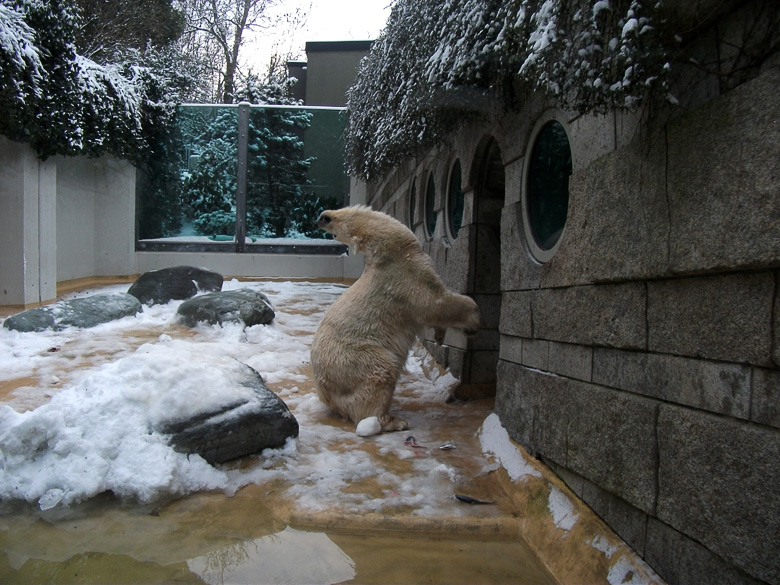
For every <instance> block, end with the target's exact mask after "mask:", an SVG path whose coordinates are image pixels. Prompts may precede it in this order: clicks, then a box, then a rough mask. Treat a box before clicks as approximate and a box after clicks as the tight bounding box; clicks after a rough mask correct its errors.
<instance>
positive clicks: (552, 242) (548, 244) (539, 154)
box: [523, 120, 572, 262]
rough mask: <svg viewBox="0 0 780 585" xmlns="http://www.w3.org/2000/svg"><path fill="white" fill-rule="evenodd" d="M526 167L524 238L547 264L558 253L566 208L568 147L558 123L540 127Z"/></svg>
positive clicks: (532, 251) (569, 171)
mask: <svg viewBox="0 0 780 585" xmlns="http://www.w3.org/2000/svg"><path fill="white" fill-rule="evenodd" d="M527 164H528V166H527V175H526V176H527V182H526V194H525V205H524V208H525V209H524V215H523V220H524V221H523V223H524V224H525V228H526V239H527V241H528V244H529V247H530V248H531V253H532V254H533V255H534V257H535V258H536V259H537V260H539V261H541V262H546V261H547V260H549V259H550V258H552V256H553V254H554V253H555V251H556V250H557V247H558V244H559V243H560V240H561V235H562V234H563V228H564V226H565V225H566V216H567V214H568V209H569V176H570V175H571V171H572V163H571V147H570V146H569V138H568V136H567V135H566V130H565V129H564V127H563V126H562V125H561V123H560V122H558V121H556V120H550V121H549V122H547V123H545V124H544V125H543V126H542V128H541V129H540V130H539V132H538V134H537V135H536V139H535V141H534V145H533V148H532V150H531V154H530V155H529V158H528V163H527Z"/></svg>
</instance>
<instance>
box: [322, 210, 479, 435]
mask: <svg viewBox="0 0 780 585" xmlns="http://www.w3.org/2000/svg"><path fill="white" fill-rule="evenodd" d="M317 225H318V226H319V228H320V229H323V230H325V231H326V232H329V233H331V234H333V236H334V237H335V238H336V239H337V240H338V241H340V242H342V243H344V244H347V245H348V246H349V247H350V250H351V252H352V253H353V254H357V253H359V252H362V253H363V254H364V255H365V268H364V270H363V274H362V275H361V277H360V278H359V279H358V280H357V281H356V282H355V283H354V284H353V285H352V286H351V287H350V288H349V289H347V291H346V292H345V293H344V294H343V295H342V296H341V297H339V299H338V300H337V301H336V302H335V303H334V304H333V306H331V307H330V309H328V311H327V312H326V313H325V316H324V317H323V319H322V322H321V323H320V326H319V328H318V329H317V332H316V333H315V335H314V341H313V343H312V347H311V364H312V369H313V371H314V380H315V385H316V389H317V393H318V394H319V396H320V399H321V400H322V401H323V402H324V403H325V404H326V405H327V406H328V407H329V408H331V409H332V410H334V411H335V412H337V413H338V414H340V415H341V416H343V417H345V418H347V419H349V420H351V421H352V422H354V423H360V422H361V421H365V420H366V419H372V420H371V422H372V423H374V427H375V428H374V429H373V430H369V431H368V432H361V426H362V427H363V428H364V429H365V428H366V427H365V425H359V426H358V429H357V431H358V433H359V434H366V435H368V434H373V433H375V432H379V431H380V430H381V431H401V430H404V429H407V428H408V424H407V423H406V421H405V420H403V419H401V418H398V417H395V416H392V415H391V414H390V403H391V402H392V399H393V392H394V391H395V385H396V381H397V380H398V376H399V374H400V373H401V369H402V368H403V366H404V364H405V363H406V358H407V355H408V354H409V350H410V349H411V347H412V344H413V343H414V341H415V337H416V336H417V335H418V334H420V333H421V332H422V330H423V328H424V327H433V328H434V330H435V335H436V341H437V342H439V343H441V341H442V340H443V338H444V332H445V330H446V328H447V327H458V328H462V329H464V330H465V331H466V333H467V334H474V333H476V331H477V329H478V328H479V322H480V316H479V309H478V308H477V304H476V303H475V302H474V300H473V299H471V298H469V297H467V296H465V295H460V294H456V293H453V292H451V291H449V290H447V288H446V287H445V286H444V284H443V283H442V281H441V280H440V279H439V277H438V275H437V274H436V272H435V271H434V269H433V263H432V261H431V259H430V257H429V256H428V255H427V254H426V253H425V252H423V250H422V248H421V247H420V244H419V242H418V241H417V238H416V237H415V235H414V234H413V233H412V232H411V230H409V228H407V227H406V226H405V225H403V224H402V223H401V222H399V221H398V220H396V219H394V218H392V217H390V216H389V215H387V214H385V213H381V212H378V211H373V210H372V209H370V208H369V207H364V206H355V207H345V208H343V209H338V210H335V211H323V212H322V214H321V215H320V217H319V219H318V220H317ZM373 417H376V419H373ZM377 422H378V424H376V423H377ZM369 426H370V425H369Z"/></svg>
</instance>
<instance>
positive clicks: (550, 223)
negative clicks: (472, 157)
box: [409, 120, 572, 262]
mask: <svg viewBox="0 0 780 585" xmlns="http://www.w3.org/2000/svg"><path fill="white" fill-rule="evenodd" d="M571 172H572V157H571V146H570V144H569V138H568V136H567V134H566V130H565V128H564V127H563V125H562V124H561V123H560V122H559V121H557V120H549V121H547V122H545V123H543V124H542V125H541V126H540V128H539V129H538V131H537V133H536V134H535V137H534V139H533V141H532V147H531V149H530V154H529V156H528V161H527V166H526V173H525V177H526V184H525V189H524V193H523V198H522V199H523V205H522V213H523V224H524V227H525V233H526V241H527V243H528V247H529V249H530V252H531V254H532V255H533V257H534V258H535V259H536V260H538V261H540V262H546V261H547V260H549V259H550V258H552V256H553V254H555V251H556V250H557V248H558V245H559V244H560V241H561V236H562V235H563V229H564V227H565V225H566V216H567V212H568V206H569V176H570V175H571ZM461 178H462V173H461V165H460V161H459V160H456V161H455V162H454V163H453V165H452V169H451V170H450V176H449V181H448V189H447V201H446V204H445V210H446V217H447V231H448V233H449V235H450V237H452V238H453V239H455V238H457V237H458V231H459V230H460V227H461V222H462V221H463V208H464V194H463V191H462V189H461ZM416 197H417V190H416V182H415V181H413V182H412V188H411V192H410V205H409V210H410V216H409V225H411V226H414V209H415V206H416V203H417V201H416ZM435 201H436V183H435V180H434V178H433V173H430V174H429V175H428V181H427V183H426V187H425V201H424V203H425V209H424V213H423V224H424V228H425V235H426V237H427V238H428V239H431V238H433V233H434V232H435V230H436V222H437V214H436V211H435Z"/></svg>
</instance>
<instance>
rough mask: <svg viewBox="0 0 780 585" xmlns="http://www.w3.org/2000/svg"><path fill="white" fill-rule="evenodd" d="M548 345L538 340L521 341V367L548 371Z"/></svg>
mask: <svg viewBox="0 0 780 585" xmlns="http://www.w3.org/2000/svg"><path fill="white" fill-rule="evenodd" d="M549 361H550V344H549V342H547V341H543V340H540V339H524V340H523V362H522V363H523V365H524V366H527V367H529V368H536V369H537V370H548V369H549V367H548V366H549Z"/></svg>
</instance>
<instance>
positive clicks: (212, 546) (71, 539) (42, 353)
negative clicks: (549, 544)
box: [0, 283, 553, 584]
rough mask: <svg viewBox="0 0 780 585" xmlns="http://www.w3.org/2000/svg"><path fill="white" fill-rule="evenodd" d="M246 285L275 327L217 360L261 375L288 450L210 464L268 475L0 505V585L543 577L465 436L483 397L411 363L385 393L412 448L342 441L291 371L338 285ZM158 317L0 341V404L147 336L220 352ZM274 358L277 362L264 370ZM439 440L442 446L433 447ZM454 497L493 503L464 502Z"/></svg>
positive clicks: (348, 429)
mask: <svg viewBox="0 0 780 585" xmlns="http://www.w3.org/2000/svg"><path fill="white" fill-rule="evenodd" d="M126 286H127V285H123V286H122V287H119V289H118V290H126ZM253 286H258V287H259V288H260V290H264V291H265V292H267V293H268V294H269V296H270V297H271V299H272V301H274V300H275V297H274V292H279V293H280V294H281V293H282V292H283V294H281V298H282V300H283V302H281V303H280V304H278V305H277V307H276V309H277V319H276V325H275V328H274V329H266V330H262V336H260V335H259V334H258V333H257V332H254V333H252V332H247V333H245V334H243V336H242V335H239V338H238V339H237V340H236V341H235V342H231V343H230V348H229V350H228V351H229V353H231V355H234V356H235V357H236V358H237V359H239V360H241V361H244V362H245V363H248V364H249V365H250V366H252V367H254V368H255V369H257V370H258V371H260V372H261V373H262V374H264V375H266V374H267V376H266V378H267V379H266V381H267V382H268V384H269V386H270V387H271V388H272V389H273V390H274V391H275V392H277V393H278V394H279V395H280V396H281V397H282V398H283V399H284V400H285V402H287V404H288V406H290V408H291V409H292V410H293V413H294V414H295V415H296V417H298V418H299V421H300V422H301V423H302V424H301V435H300V437H299V439H298V446H297V453H296V455H295V456H294V457H292V458H289V457H288V458H285V457H280V458H277V459H273V458H272V459H271V460H270V461H268V460H266V461H264V460H263V459H262V458H260V457H247V458H244V459H243V460H241V461H238V462H234V463H231V464H230V465H228V466H226V467H227V468H230V469H247V470H252V469H255V468H257V467H258V466H263V467H268V468H269V470H270V471H271V472H272V473H271V474H270V475H269V476H268V477H267V478H265V479H263V480H262V481H261V482H260V483H253V484H250V485H248V486H246V487H244V488H242V489H240V490H238V492H237V493H235V494H234V495H232V496H227V495H225V494H223V493H195V494H191V495H189V496H187V497H184V498H181V499H178V500H175V501H166V502H156V503H154V504H151V505H139V504H133V503H128V502H120V501H118V500H117V499H116V498H114V497H113V496H111V495H110V494H103V495H100V496H98V497H96V498H92V499H91V500H88V501H87V502H85V503H82V504H79V505H75V506H71V507H70V508H63V509H60V508H55V509H52V510H48V511H46V512H41V511H39V510H37V509H35V508H33V507H32V506H31V505H28V504H18V503H16V504H14V503H11V504H8V503H7V504H6V505H5V508H4V509H2V510H0V551H2V553H0V582H2V583H20V584H23V583H42V582H46V583H269V582H273V583H319V582H322V583H337V582H359V583H389V582H392V583H421V582H428V583H507V582H512V583H519V584H522V583H552V582H553V581H552V579H551V577H550V575H549V573H548V572H547V571H546V569H545V568H544V567H543V565H542V563H540V562H539V560H538V559H537V557H535V556H534V554H533V553H532V552H531V550H530V549H529V547H528V546H527V545H526V544H525V543H524V542H523V541H522V540H520V539H518V538H516V535H517V529H516V527H515V525H514V524H513V523H514V522H515V521H516V516H517V511H516V507H515V506H514V504H513V501H512V499H511V498H510V497H508V496H507V495H506V493H505V492H504V491H503V490H502V488H501V487H500V485H499V484H498V482H497V481H496V480H495V478H494V477H493V475H492V473H491V472H490V470H489V469H488V468H486V458H485V456H484V455H483V454H482V451H481V448H480V445H479V440H478V437H477V436H476V431H477V430H478V429H479V427H480V425H481V423H482V421H483V420H485V418H486V417H487V416H488V415H489V414H490V412H492V401H491V400H482V401H476V402H473V403H468V404H445V403H444V402H443V397H444V396H445V395H446V388H443V387H439V388H433V389H432V388H431V386H432V385H433V384H432V380H435V379H439V380H442V379H444V378H443V372H441V371H439V370H437V368H436V366H435V364H434V363H433V362H432V361H431V360H430V359H429V357H426V356H424V355H420V356H418V357H417V361H416V362H414V363H415V364H416V365H415V369H414V371H410V372H407V373H406V374H404V376H403V377H402V379H401V381H400V383H399V388H398V391H397V396H396V410H399V411H400V413H401V414H402V415H403V416H404V417H405V418H406V419H407V420H408V421H409V423H410V426H411V429H412V430H411V431H410V433H413V435H414V437H415V441H416V443H417V445H418V447H411V446H409V445H406V444H405V443H404V440H405V439H406V438H407V435H408V434H410V433H403V434H402V433H394V434H385V435H380V436H378V437H374V438H370V439H361V438H358V437H357V436H356V435H355V434H354V432H353V431H354V427H353V425H351V424H349V423H346V422H344V421H342V420H340V419H338V418H337V417H335V416H333V415H332V414H330V413H329V412H327V410H326V409H323V408H322V405H321V404H320V403H319V401H318V400H316V398H315V397H314V395H313V387H312V384H311V376H310V372H309V366H308V364H307V363H305V362H306V361H307V359H306V358H307V355H306V354H307V346H308V344H309V343H310V340H311V336H312V335H313V333H314V330H315V329H316V325H317V324H318V322H319V319H320V315H322V314H323V313H324V310H325V309H326V308H327V306H329V305H330V303H332V302H333V300H335V298H336V297H337V296H338V294H340V293H341V292H342V291H343V288H334V287H333V286H330V287H327V286H326V287H325V288H323V287H322V286H317V285H311V284H307V283H300V285H299V287H298V288H295V289H294V290H292V291H291V289H290V288H289V283H287V284H284V283H262V284H256V285H253ZM109 290H112V287H109ZM113 290H117V287H113ZM165 311H167V312H165ZM170 313H171V309H170V307H169V308H168V309H163V308H159V307H158V308H152V309H145V314H144V315H143V316H142V319H141V320H142V323H141V325H136V324H132V325H128V326H124V327H123V328H122V327H120V328H119V329H116V328H112V327H108V328H102V329H101V328H95V329H92V330H84V331H67V332H63V333H58V334H41V335H37V334H36V337H35V338H34V339H35V341H31V339H32V338H30V337H26V338H25V341H24V343H23V344H22V343H21V342H19V340H18V339H17V338H14V337H13V336H10V337H6V338H4V340H3V341H4V343H6V345H5V346H0V352H2V351H6V352H8V353H9V354H12V355H14V356H16V357H18V358H19V359H18V360H16V361H14V362H13V364H14V366H13V367H12V368H10V369H9V371H8V372H5V373H3V372H0V392H1V393H2V394H0V402H1V403H5V404H8V405H11V406H12V407H13V408H15V409H17V410H20V411H22V410H28V409H32V408H35V407H37V406H39V405H41V404H44V403H46V402H48V400H49V399H50V397H51V396H52V395H53V394H56V393H57V392H59V391H60V390H61V389H62V388H63V387H65V386H67V385H68V384H70V383H71V382H72V381H73V380H74V379H76V378H77V377H78V376H79V375H80V374H81V372H82V370H84V369H85V368H93V367H96V366H99V365H100V364H103V363H106V362H109V361H112V360H116V359H119V358H121V357H124V356H126V355H130V354H132V353H133V352H134V351H135V349H136V348H137V347H139V346H140V345H142V344H144V343H154V342H156V341H158V338H159V337H160V335H161V334H162V333H164V334H165V335H167V336H169V337H172V338H174V339H177V340H179V339H186V340H187V341H192V342H197V343H199V344H213V347H214V351H218V350H219V351H221V348H223V346H224V344H225V342H224V340H223V339H222V338H223V337H224V333H223V332H222V331H221V330H218V329H208V328H199V329H188V328H183V327H179V326H177V325H175V323H172V322H171V319H170ZM252 329H256V328H252ZM258 331H259V330H258ZM26 335H29V334H26ZM275 336H276V337H275ZM283 336H287V337H286V338H285V339H282V337H283ZM288 338H300V340H302V344H301V348H296V346H295V345H294V344H289V345H287V346H286V347H289V348H290V350H289V351H288V354H289V355H283V354H281V353H278V352H276V353H274V352H268V353H263V349H264V348H263V344H264V343H266V344H267V343H273V342H274V340H275V339H278V340H282V341H284V342H285V343H288V342H289V339H288ZM285 340H286V341H285ZM3 347H5V349H3ZM209 347H212V346H209ZM52 348H56V350H55V351H49V350H50V349H52ZM266 349H267V348H266ZM304 350H305V351H304ZM296 352H298V353H296ZM299 354H300V355H299ZM0 357H3V356H0ZM6 357H8V356H6ZM280 360H282V361H284V360H288V361H289V364H288V365H285V367H284V368H280V367H279V366H278V362H279V361H280ZM296 364H297V365H296ZM445 381H446V380H445ZM445 441H453V442H455V443H456V445H457V448H456V449H453V450H446V451H444V450H439V449H438V446H439V445H440V444H442V443H444V442H445ZM454 493H464V494H467V495H470V496H473V497H476V498H478V499H481V500H487V501H492V502H495V504H494V505H491V506H468V505H464V504H462V503H460V502H457V501H456V500H455V499H454V498H453V495H454ZM507 526H508V527H510V528H509V529H508V530H507V529H506V527H507ZM378 528H383V529H386V528H390V529H392V530H378Z"/></svg>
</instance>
